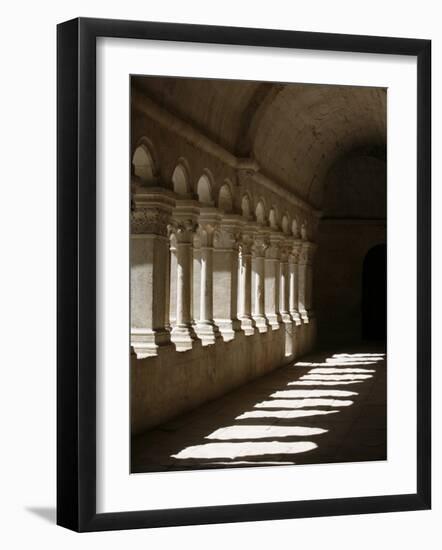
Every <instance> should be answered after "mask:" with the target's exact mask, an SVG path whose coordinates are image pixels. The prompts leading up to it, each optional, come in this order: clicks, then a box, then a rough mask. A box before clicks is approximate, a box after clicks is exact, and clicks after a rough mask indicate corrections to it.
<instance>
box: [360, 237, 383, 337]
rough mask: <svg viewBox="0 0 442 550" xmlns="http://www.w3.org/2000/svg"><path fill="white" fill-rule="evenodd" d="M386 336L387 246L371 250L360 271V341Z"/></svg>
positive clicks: (377, 246) (375, 247)
mask: <svg viewBox="0 0 442 550" xmlns="http://www.w3.org/2000/svg"><path fill="white" fill-rule="evenodd" d="M386 336H387V246H386V245H385V244H379V245H376V246H374V247H373V248H371V249H370V250H369V251H368V252H367V255H366V256H365V259H364V264H363V269H362V339H363V340H385V339H386Z"/></svg>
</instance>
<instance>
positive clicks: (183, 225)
mask: <svg viewBox="0 0 442 550" xmlns="http://www.w3.org/2000/svg"><path fill="white" fill-rule="evenodd" d="M196 229H197V224H196V223H195V222H194V221H193V220H191V219H188V220H179V221H178V220H172V221H171V222H170V223H169V225H168V226H167V230H168V234H169V237H170V238H173V240H174V241H175V242H176V244H185V243H186V244H188V243H192V241H193V236H194V234H195V231H196Z"/></svg>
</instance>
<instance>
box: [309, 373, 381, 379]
mask: <svg viewBox="0 0 442 550" xmlns="http://www.w3.org/2000/svg"><path fill="white" fill-rule="evenodd" d="M368 378H373V375H372V374H304V376H301V378H300V380H367V379H368Z"/></svg>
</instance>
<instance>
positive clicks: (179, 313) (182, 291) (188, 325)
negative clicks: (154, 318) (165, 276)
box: [169, 220, 195, 351]
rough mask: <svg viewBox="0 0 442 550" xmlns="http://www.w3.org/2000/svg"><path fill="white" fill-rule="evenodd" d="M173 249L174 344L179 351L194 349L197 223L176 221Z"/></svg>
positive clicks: (171, 235) (172, 237)
mask: <svg viewBox="0 0 442 550" xmlns="http://www.w3.org/2000/svg"><path fill="white" fill-rule="evenodd" d="M169 230H170V240H171V248H172V249H174V250H175V254H176V269H177V271H176V316H175V324H174V326H173V328H172V334H171V336H172V342H173V343H174V344H175V345H176V348H177V350H178V351H185V350H187V349H191V348H192V341H193V340H194V339H195V333H194V330H193V327H192V322H191V321H192V315H191V296H192V241H193V234H194V231H195V223H194V222H193V221H192V220H186V221H174V222H173V223H172V224H171V225H170V227H169Z"/></svg>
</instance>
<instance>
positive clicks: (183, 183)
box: [172, 159, 190, 195]
mask: <svg viewBox="0 0 442 550" xmlns="http://www.w3.org/2000/svg"><path fill="white" fill-rule="evenodd" d="M172 184H173V190H174V191H175V193H177V194H178V195H187V194H189V193H190V181H189V171H188V169H187V167H186V165H185V163H184V160H182V159H180V160H179V162H178V164H177V165H176V166H175V169H174V171H173V174H172Z"/></svg>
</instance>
